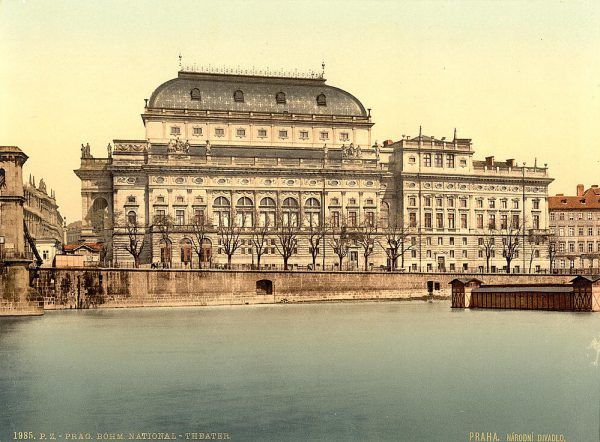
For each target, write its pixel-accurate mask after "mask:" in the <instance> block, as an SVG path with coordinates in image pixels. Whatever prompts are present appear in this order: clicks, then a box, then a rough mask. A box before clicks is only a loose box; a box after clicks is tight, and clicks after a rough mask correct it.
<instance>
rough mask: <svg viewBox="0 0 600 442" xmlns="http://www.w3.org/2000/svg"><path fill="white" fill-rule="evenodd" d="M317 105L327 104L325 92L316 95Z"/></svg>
mask: <svg viewBox="0 0 600 442" xmlns="http://www.w3.org/2000/svg"><path fill="white" fill-rule="evenodd" d="M317 106H327V97H326V96H325V94H319V95H317Z"/></svg>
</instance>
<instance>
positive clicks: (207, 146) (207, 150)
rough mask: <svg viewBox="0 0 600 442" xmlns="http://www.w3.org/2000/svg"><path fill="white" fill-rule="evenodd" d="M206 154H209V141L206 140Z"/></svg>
mask: <svg viewBox="0 0 600 442" xmlns="http://www.w3.org/2000/svg"><path fill="white" fill-rule="evenodd" d="M206 155H210V141H208V140H206Z"/></svg>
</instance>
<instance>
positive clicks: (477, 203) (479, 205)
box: [475, 199, 483, 209]
mask: <svg viewBox="0 0 600 442" xmlns="http://www.w3.org/2000/svg"><path fill="white" fill-rule="evenodd" d="M475 205H476V207H478V208H480V209H481V208H482V207H483V200H482V199H478V200H476V201H475Z"/></svg>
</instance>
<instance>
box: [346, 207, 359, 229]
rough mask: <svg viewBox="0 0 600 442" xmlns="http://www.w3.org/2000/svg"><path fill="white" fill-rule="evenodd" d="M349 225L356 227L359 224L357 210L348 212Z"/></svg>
mask: <svg viewBox="0 0 600 442" xmlns="http://www.w3.org/2000/svg"><path fill="white" fill-rule="evenodd" d="M348 225H349V226H350V227H356V225H357V216H356V212H355V211H353V210H352V211H350V212H348Z"/></svg>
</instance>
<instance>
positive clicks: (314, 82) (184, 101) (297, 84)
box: [148, 72, 367, 117]
mask: <svg viewBox="0 0 600 442" xmlns="http://www.w3.org/2000/svg"><path fill="white" fill-rule="evenodd" d="M194 89H197V90H196V91H195V92H194V94H192V90H194ZM198 91H199V95H200V97H199V99H192V95H194V96H195V97H196V96H197V94H198ZM236 91H241V92H242V93H243V101H241V97H240V96H239V94H238V96H237V97H235V98H234V94H235V93H236ZM281 93H283V94H285V95H281ZM318 96H321V97H320V101H322V99H323V96H324V97H325V103H326V104H325V105H322V104H319V103H318V102H317V97H318ZM148 107H149V108H164V109H192V110H214V111H234V112H235V111H239V112H268V113H271V112H272V113H284V112H287V113H290V114H316V115H340V116H355V117H367V112H366V111H365V108H364V106H363V105H362V103H361V102H360V101H358V99H357V98H356V97H354V96H353V95H352V94H350V93H348V92H346V91H343V90H342V89H338V88H336V87H332V86H328V85H326V84H325V80H324V79H312V78H287V77H261V76H254V75H228V74H207V73H191V72H179V75H178V77H177V78H174V79H173V80H169V81H167V82H166V83H163V84H161V85H160V86H159V87H158V88H156V90H155V91H154V92H153V93H152V96H151V97H150V100H149V102H148Z"/></svg>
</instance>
